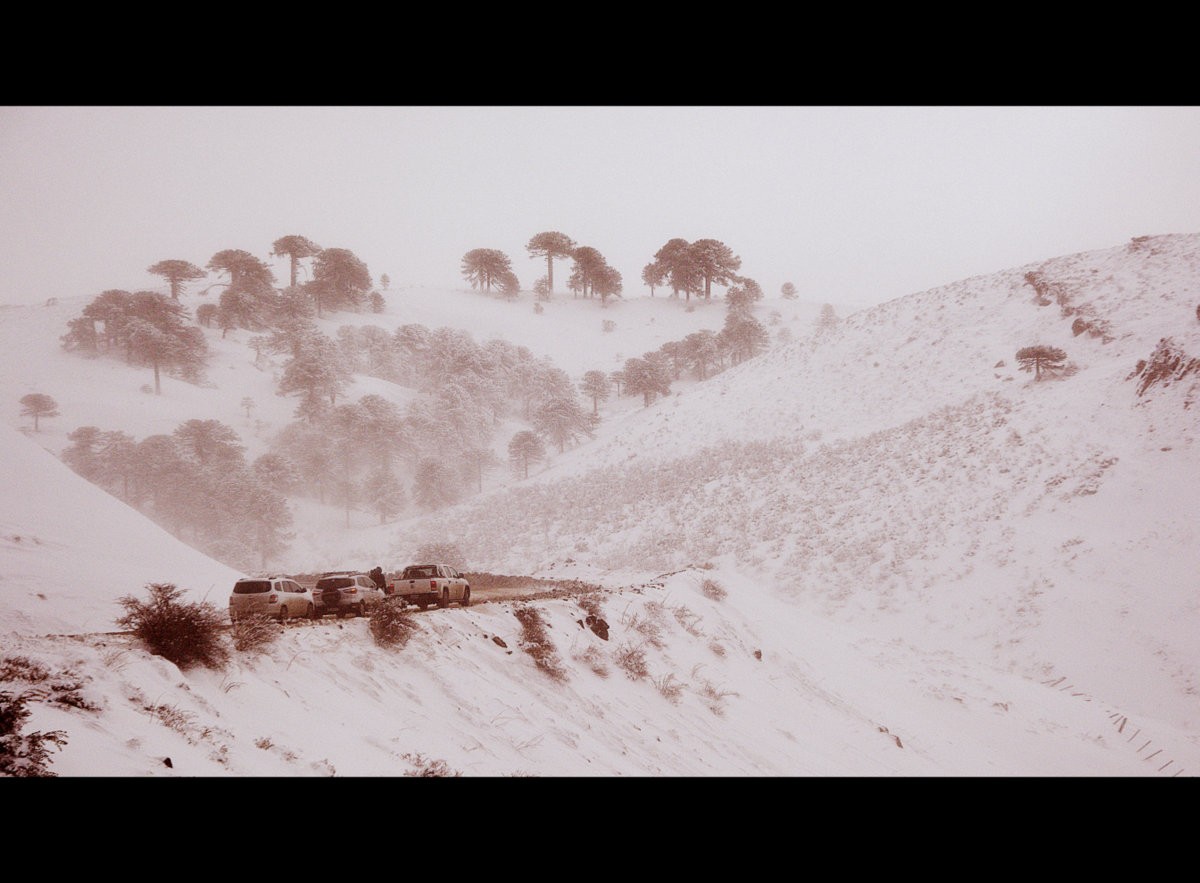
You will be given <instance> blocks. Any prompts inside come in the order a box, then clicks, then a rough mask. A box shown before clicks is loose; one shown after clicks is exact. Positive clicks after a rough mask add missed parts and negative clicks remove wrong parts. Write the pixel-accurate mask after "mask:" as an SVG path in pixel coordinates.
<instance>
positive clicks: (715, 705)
mask: <svg viewBox="0 0 1200 883" xmlns="http://www.w3.org/2000/svg"><path fill="white" fill-rule="evenodd" d="M697 692H698V693H699V694H700V697H701V698H702V699H703V700H704V702H705V704H706V705H707V706H708V710H709V711H711V712H712V713H713V714H715V715H716V716H717V717H721V716H723V715H724V714H725V697H726V696H737V695H738V694H737V693H735V692H733V691H732V690H721V689H719V688H717V687H716V686H714V685H713V683H712V681H709V680H704V681H702V682H701V685H700V689H699V690H697Z"/></svg>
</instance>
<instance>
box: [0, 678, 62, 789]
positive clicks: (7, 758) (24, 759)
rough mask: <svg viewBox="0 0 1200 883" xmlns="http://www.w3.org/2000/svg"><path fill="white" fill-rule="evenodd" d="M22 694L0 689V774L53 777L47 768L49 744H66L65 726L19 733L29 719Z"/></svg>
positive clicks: (58, 746)
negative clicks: (63, 727)
mask: <svg viewBox="0 0 1200 883" xmlns="http://www.w3.org/2000/svg"><path fill="white" fill-rule="evenodd" d="M26 702H27V697H26V696H25V695H24V694H14V693H9V692H0V776H13V777H18V778H53V777H55V776H57V775H58V773H56V772H54V771H53V770H51V769H50V766H49V764H50V746H52V745H53V746H55V748H56V749H58V750H60V751H61V750H62V748H63V746H64V745H66V744H67V734H66V732H65V731H64V730H50V731H49V732H46V733H43V732H41V731H35V732H33V733H22V732H21V728H22V727H23V726H24V725H25V722H26V721H27V720H28V719H29V716H30V712H29V709H28V708H26Z"/></svg>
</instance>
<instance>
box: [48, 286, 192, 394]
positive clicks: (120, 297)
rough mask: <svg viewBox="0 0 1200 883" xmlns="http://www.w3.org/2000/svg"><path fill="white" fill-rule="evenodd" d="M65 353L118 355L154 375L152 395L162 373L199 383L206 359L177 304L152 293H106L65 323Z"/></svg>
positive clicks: (185, 312)
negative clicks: (169, 372) (146, 368)
mask: <svg viewBox="0 0 1200 883" xmlns="http://www.w3.org/2000/svg"><path fill="white" fill-rule="evenodd" d="M61 340H62V344H63V346H64V347H66V348H67V349H68V350H73V349H78V350H81V351H84V352H89V353H113V354H117V353H120V354H122V355H123V356H124V358H125V361H126V362H128V363H129V364H131V365H144V366H148V367H151V368H153V369H154V391H155V392H156V393H161V392H162V380H161V373H162V371H164V370H165V371H171V370H178V371H179V373H180V374H181V375H182V376H183V377H184V378H185V379H188V380H196V379H198V378H199V376H200V374H201V372H202V371H203V368H204V363H205V360H206V358H207V356H208V345H207V344H206V343H205V340H204V333H203V332H202V331H201V330H200V329H199V328H197V327H196V326H195V325H193V324H191V322H190V319H189V316H188V312H187V310H186V309H184V307H183V306H182V305H181V304H180V303H179V301H177V300H174V299H173V298H171V297H168V296H167V295H165V294H159V293H158V292H154V291H134V292H129V291H124V290H121V289H115V288H113V289H109V290H108V291H104V292H102V293H101V294H100V295H98V296H97V297H96V299H95V300H93V301H92V302H91V303H89V304H88V305H87V306H86V307H84V308H83V313H82V315H80V316H79V317H77V318H75V319H72V320H71V321H70V322H68V323H67V333H66V334H64V335H63V337H62V338H61Z"/></svg>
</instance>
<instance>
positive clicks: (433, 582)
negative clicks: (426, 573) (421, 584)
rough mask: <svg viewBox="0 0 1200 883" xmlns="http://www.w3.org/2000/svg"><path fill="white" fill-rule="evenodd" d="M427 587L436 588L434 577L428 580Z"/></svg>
mask: <svg viewBox="0 0 1200 883" xmlns="http://www.w3.org/2000/svg"><path fill="white" fill-rule="evenodd" d="M429 588H431V589H436V588H437V580H435V579H431V580H430V581H429Z"/></svg>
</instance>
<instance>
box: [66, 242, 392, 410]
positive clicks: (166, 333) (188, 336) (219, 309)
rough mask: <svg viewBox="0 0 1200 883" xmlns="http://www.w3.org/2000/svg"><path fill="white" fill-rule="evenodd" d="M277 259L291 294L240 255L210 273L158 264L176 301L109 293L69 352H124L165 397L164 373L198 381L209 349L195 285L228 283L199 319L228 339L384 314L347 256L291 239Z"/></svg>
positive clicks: (77, 325)
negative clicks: (354, 313)
mask: <svg viewBox="0 0 1200 883" xmlns="http://www.w3.org/2000/svg"><path fill="white" fill-rule="evenodd" d="M271 254H272V255H274V256H276V257H286V258H288V259H289V261H290V283H291V284H290V285H288V286H287V287H286V288H282V289H280V288H276V286H275V274H274V272H273V271H272V270H271V268H270V267H269V266H268V265H267V264H266V262H264V261H263V260H261V259H260V258H258V257H255V256H254V255H252V254H251V253H250V252H248V251H243V250H242V249H233V248H231V249H224V250H222V251H219V252H217V253H216V254H215V255H213V256H212V258H211V259H210V260H209V262H208V264H207V265H206V268H205V269H202V268H200V267H198V266H196V265H195V264H193V263H191V262H189V261H185V260H179V259H170V260H164V261H159V262H158V263H156V264H153V265H152V266H150V267H148V268H147V270H148V272H150V273H152V274H154V275H156V276H162V277H163V278H164V279H165V280H166V281H167V283H168V285H169V286H170V291H171V293H170V296H167V295H164V294H160V293H158V292H154V291H135V292H129V291H124V290H122V289H110V290H108V291H104V292H102V293H101V294H100V295H99V296H97V297H96V298H95V299H94V300H93V301H92V302H91V303H89V304H88V305H87V306H86V307H84V309H83V313H82V314H81V315H80V316H79V317H77V318H75V319H72V320H71V321H70V322H69V323H68V326H67V333H66V334H65V335H63V337H62V343H63V346H64V347H66V348H67V349H78V350H81V351H85V352H91V353H118V352H119V353H122V354H123V355H124V357H125V359H126V361H127V362H129V363H130V364H137V365H147V366H150V367H153V369H154V389H155V392H161V391H162V384H161V372H162V371H164V370H165V371H178V372H179V373H180V375H181V376H183V377H184V378H185V379H187V380H192V381H194V380H197V379H199V376H200V374H201V372H202V371H203V367H204V363H205V361H206V359H207V346H206V344H205V341H204V335H203V333H202V332H201V331H200V329H199V328H198V327H196V326H195V325H193V324H192V323H191V316H190V315H189V313H188V311H187V310H186V309H185V308H184V307H183V306H182V305H181V304H180V302H179V296H180V294H181V293H182V291H183V290H184V287H185V286H186V285H187V284H188V283H189V282H191V281H194V280H197V279H203V278H206V277H207V276H208V274H209V273H215V274H217V275H218V276H220V277H222V278H223V279H224V280H225V281H219V282H215V283H213V284H212V285H209V286H208V287H207V288H205V289H204V292H203V293H205V294H206V293H207V292H208V291H209V290H211V289H213V288H216V287H223V288H224V290H223V291H222V292H221V295H220V297H219V298H218V299H217V302H216V303H205V304H201V305H200V306H199V307H197V309H196V317H195V318H196V321H197V322H198V323H199V324H200V325H203V326H205V327H212V326H213V325H214V324H215V325H216V326H217V327H218V328H220V329H221V336H222V337H224V336H225V335H226V334H227V333H228V332H229V331H231V330H232V329H235V328H245V329H248V330H252V331H264V330H271V329H280V330H288V331H289V333H294V332H295V330H296V328H297V327H299V326H305V325H311V324H312V323H311V320H312V317H313V316H314V315H316V316H321V315H322V314H323V312H324V311H326V310H343V309H347V310H351V309H352V310H359V309H362V308H363V307H364V306H366V305H370V307H371V308H372V309H374V310H375V311H376V312H380V311H382V309H383V296H382V295H381V294H379V292H377V291H374V290H373V289H372V284H371V274H370V271H369V270H368V268H367V265H366V264H365V263H363V262H362V261H361V260H360V259H359V258H358V257H357V256H356V255H355V254H354V253H353V252H352V251H350V250H349V249H345V248H321V247H320V246H319V245H317V244H316V243H315V242H313V241H312V240H310V239H308V238H306V237H304V236H298V235H289V236H282V237H280V238H279V239H277V240H275V242H274V243H273V245H272V252H271ZM305 259H311V261H312V273H311V275H312V278H311V279H310V280H309V281H306V282H304V283H301V282H300V281H299V273H300V271H301V269H304V267H303V265H302V263H301V261H303V260H305Z"/></svg>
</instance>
